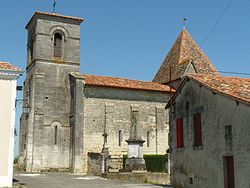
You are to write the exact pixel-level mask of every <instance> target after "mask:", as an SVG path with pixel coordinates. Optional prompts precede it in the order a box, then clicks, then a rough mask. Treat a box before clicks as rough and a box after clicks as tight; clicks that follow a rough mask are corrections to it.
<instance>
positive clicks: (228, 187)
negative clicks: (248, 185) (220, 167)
mask: <svg viewBox="0 0 250 188" xmlns="http://www.w3.org/2000/svg"><path fill="white" fill-rule="evenodd" d="M223 163H224V184H225V186H224V187H225V188H235V184H234V158H233V156H225V157H223Z"/></svg>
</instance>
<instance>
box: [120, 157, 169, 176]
mask: <svg viewBox="0 0 250 188" xmlns="http://www.w3.org/2000/svg"><path fill="white" fill-rule="evenodd" d="M127 157H128V156H127V155H123V167H125V163H126V159H127ZM143 158H144V160H145V163H146V168H147V171H150V172H165V170H166V168H165V163H166V161H167V156H166V155H143Z"/></svg>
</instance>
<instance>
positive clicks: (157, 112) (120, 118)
mask: <svg viewBox="0 0 250 188" xmlns="http://www.w3.org/2000/svg"><path fill="white" fill-rule="evenodd" d="M84 93H85V98H84V141H83V142H84V147H83V150H84V153H83V157H84V161H85V162H84V163H85V164H87V153H88V152H96V153H100V152H101V151H102V146H103V143H104V138H103V136H102V135H103V133H104V129H105V127H106V129H107V133H108V138H107V144H108V147H109V152H110V155H111V157H122V155H123V154H127V147H128V146H127V142H126V140H127V139H128V138H129V133H130V127H131V110H133V109H136V110H138V111H139V126H140V128H141V133H142V138H143V139H144V140H145V141H146V142H145V143H144V148H143V150H144V153H145V154H165V153H166V149H167V147H168V113H167V111H165V110H164V108H165V105H166V101H167V100H168V96H167V94H163V93H160V92H159V93H157V92H150V91H138V90H126V89H111V88H98V87H93V86H86V87H85V90H84ZM103 93H105V94H103ZM118 94H119V95H118ZM118 97H119V98H118ZM145 97H147V98H148V101H147V100H145ZM128 98H131V100H123V99H128ZM119 137H120V138H119ZM119 140H120V143H119ZM84 169H85V170H87V166H84Z"/></svg>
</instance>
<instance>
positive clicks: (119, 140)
mask: <svg viewBox="0 0 250 188" xmlns="http://www.w3.org/2000/svg"><path fill="white" fill-rule="evenodd" d="M118 145H119V146H121V145H122V131H121V130H119V135H118Z"/></svg>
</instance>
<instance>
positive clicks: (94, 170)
mask: <svg viewBox="0 0 250 188" xmlns="http://www.w3.org/2000/svg"><path fill="white" fill-rule="evenodd" d="M101 170H102V155H101V154H100V153H91V152H89V153H88V174H89V175H93V176H100V175H101Z"/></svg>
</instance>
